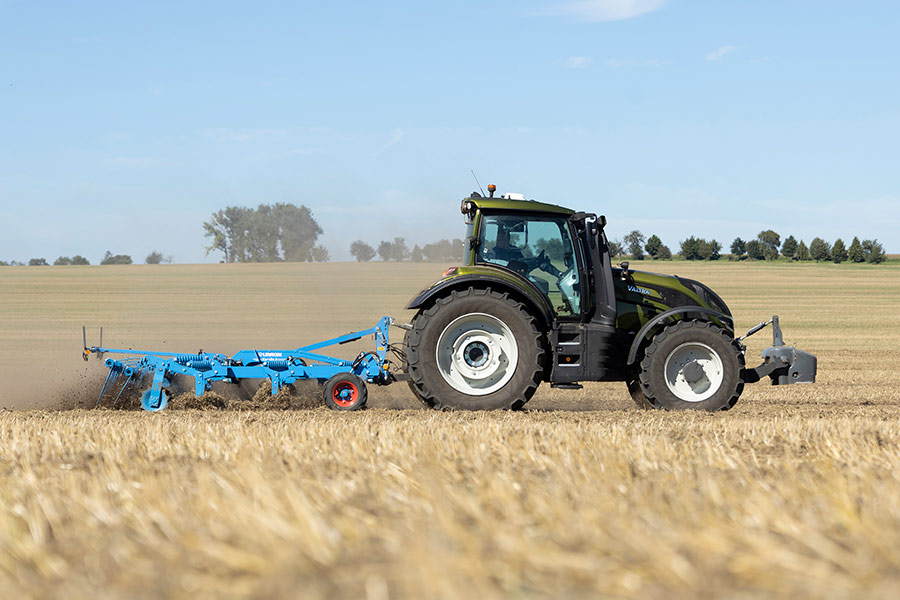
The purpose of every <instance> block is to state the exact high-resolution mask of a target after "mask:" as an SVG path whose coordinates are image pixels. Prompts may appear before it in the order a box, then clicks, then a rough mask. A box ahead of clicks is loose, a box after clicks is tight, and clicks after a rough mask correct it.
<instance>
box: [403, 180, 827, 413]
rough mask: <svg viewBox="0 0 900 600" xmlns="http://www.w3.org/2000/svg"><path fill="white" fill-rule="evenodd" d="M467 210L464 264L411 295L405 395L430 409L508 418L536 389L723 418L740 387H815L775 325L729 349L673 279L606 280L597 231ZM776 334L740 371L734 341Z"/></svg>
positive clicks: (567, 220) (703, 297)
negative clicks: (491, 412)
mask: <svg viewBox="0 0 900 600" xmlns="http://www.w3.org/2000/svg"><path fill="white" fill-rule="evenodd" d="M488 190H489V195H488V196H485V195H484V194H483V193H482V194H479V193H478V192H473V193H472V195H471V196H469V197H468V198H465V199H463V201H462V205H461V211H462V214H463V215H464V216H465V222H466V225H467V232H466V237H465V240H464V249H463V261H462V264H461V265H460V266H455V267H452V268H450V269H447V271H445V272H444V274H443V277H441V279H439V280H438V281H436V282H434V283H433V284H431V285H429V286H428V287H427V288H425V289H424V290H422V291H421V292H420V293H419V294H418V295H416V296H415V297H414V298H413V299H412V301H411V302H410V303H409V305H408V306H407V308H408V309H415V310H416V311H417V312H416V315H415V317H414V318H413V320H412V322H411V323H410V324H409V325H408V326H407V327H408V330H407V332H406V341H405V346H406V348H405V371H406V373H405V374H404V377H406V378H407V380H408V384H409V387H410V389H411V390H412V391H413V393H414V394H415V395H416V397H418V398H419V399H420V400H421V401H422V402H423V403H425V404H426V405H428V406H430V407H433V408H438V409H469V410H486V409H518V408H521V407H523V406H524V405H525V403H526V402H528V401H529V400H530V399H531V397H532V396H533V395H534V393H535V391H536V390H537V388H538V386H539V385H540V384H541V382H548V383H549V384H550V386H551V387H554V388H567V389H578V388H581V387H582V386H581V384H582V383H583V382H586V381H623V382H625V384H626V386H627V388H628V392H629V393H630V395H631V397H632V398H633V399H634V401H635V403H636V404H637V405H638V406H639V407H641V408H647V409H666V410H673V409H696V410H707V411H718V410H728V409H730V408H732V407H733V406H734V405H735V403H737V401H738V398H739V397H740V395H741V392H742V391H743V388H744V385H745V384H747V383H755V382H757V381H760V380H761V379H763V378H764V377H766V376H768V377H769V378H770V380H771V383H772V384H773V385H785V384H794V383H812V382H814V381H815V377H816V368H817V367H816V357H815V356H814V355H812V354H810V353H808V352H804V351H802V350H799V349H797V348H795V347H793V346H786V345H785V344H784V342H783V339H782V333H781V328H780V325H779V322H778V317H777V316H773V317H772V319H770V320H768V321H765V322H762V323H760V324H759V325H757V326H755V327H753V328H752V329H751V330H750V331H748V332H747V334H746V335H744V336H741V337H735V324H734V318H733V317H732V314H731V311H729V309H728V307H727V306H726V304H725V302H724V301H723V300H722V298H721V297H719V296H718V295H717V294H716V293H715V292H713V291H712V290H711V289H710V288H709V287H707V286H705V285H703V284H702V283H699V282H697V281H693V280H690V279H685V278H682V277H676V276H670V275H660V274H656V273H649V272H644V271H637V270H632V269H630V268H629V263H627V262H623V263H621V264H619V265H617V266H613V264H612V257H611V256H610V250H609V243H608V241H607V237H606V233H605V231H604V229H605V226H606V218H605V217H604V216H599V217H598V216H597V215H595V214H592V213H587V212H577V211H574V210H571V209H568V208H563V207H561V206H556V205H553V204H545V203H541V202H536V201H533V200H526V199H525V197H524V196H523V195H521V194H504V195H502V196H500V197H495V191H496V186H493V185H491V186H488ZM767 325H772V330H773V345H772V346H770V347H768V348H766V349H765V350H764V351H763V355H762V358H763V362H762V363H761V364H760V365H759V366H757V367H754V368H747V367H746V364H745V361H746V357H745V355H746V347H745V346H744V344H743V341H744V340H745V339H746V338H747V337H748V336H750V335H753V334H754V333H756V332H757V331H760V330H761V329H763V328H764V327H766V326H767Z"/></svg>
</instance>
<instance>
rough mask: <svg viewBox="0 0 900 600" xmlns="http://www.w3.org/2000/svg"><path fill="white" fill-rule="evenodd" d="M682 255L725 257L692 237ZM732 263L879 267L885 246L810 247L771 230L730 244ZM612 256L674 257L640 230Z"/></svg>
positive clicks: (714, 244)
mask: <svg viewBox="0 0 900 600" xmlns="http://www.w3.org/2000/svg"><path fill="white" fill-rule="evenodd" d="M679 246H680V248H679V250H680V251H679V254H678V256H680V257H681V258H682V259H683V260H719V259H720V258H722V254H721V252H722V244H721V243H719V242H718V241H717V240H715V239H712V240H706V239H704V238H698V237H695V236H690V237H689V238H687V239H685V240H682V241H681V242H679ZM730 250H731V254H730V255H729V256H728V257H729V259H730V260H748V259H750V260H770V261H771V260H777V259H779V258H781V257H783V258H787V259H790V260H795V261H809V260H815V261H816V262H827V261H831V262H835V263H842V262H847V261H849V262H853V263H869V264H876V265H877V264H880V263H883V262H884V261H885V259H886V255H885V252H884V247H883V246H882V245H881V243H879V242H878V240H868V239H867V240H862V241H860V239H859V238H858V237H854V238H853V241H852V242H851V243H850V246H849V247H848V246H846V244H845V243H844V241H843V240H842V239H840V238H838V239H837V240H835V241H834V243H833V244H829V243H828V242H826V241H825V240H824V239H822V238H820V237H816V238H814V239H813V240H812V241H811V242H810V244H809V246H807V245H806V243H805V242H804V241H803V240H799V241H798V240H797V239H796V238H795V237H794V236H793V235H790V236H788V237H787V238H786V239H785V240H784V242H783V243H782V241H781V235H780V234H778V233H777V232H776V231H774V230H772V229H767V230H765V231H761V232H759V234H758V235H757V236H756V239H751V240H748V241H744V240H743V239H741V238H740V237H738V238H735V239H734V241H733V242H732V243H731V248H730ZM609 251H610V255H612V256H613V257H617V256H630V257H631V258H632V259H634V260H643V259H644V258H646V257H649V258H650V259H652V260H666V259H671V258H672V251H671V250H670V249H669V247H668V246H666V245H665V244H663V243H662V240H661V239H660V238H659V236H656V235H651V236H650V237H649V238H647V237H645V236H644V234H643V233H641V232H640V231H638V230H635V231H632V232H631V233H629V234H628V235H626V236H624V237H623V238H622V240H621V241H619V240H612V241H610V242H609Z"/></svg>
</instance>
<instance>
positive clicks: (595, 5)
mask: <svg viewBox="0 0 900 600" xmlns="http://www.w3.org/2000/svg"><path fill="white" fill-rule="evenodd" d="M666 2H667V0H577V1H576V2H566V3H563V4H557V5H555V6H553V7H551V8H550V9H549V10H548V11H547V13H546V14H550V15H555V16H568V17H574V18H576V19H578V20H580V21H589V22H593V23H598V22H603V21H621V20H623V19H631V18H633V17H638V16H640V15H644V14H647V13H651V12H653V11H656V10H659V9H660V8H662V7H663V6H664V5H665V4H666Z"/></svg>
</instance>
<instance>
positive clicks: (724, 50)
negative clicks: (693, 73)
mask: <svg viewBox="0 0 900 600" xmlns="http://www.w3.org/2000/svg"><path fill="white" fill-rule="evenodd" d="M735 50H737V48H736V47H734V46H722V47H721V48H719V49H717V50H714V51H712V52H710V53H709V54H707V55H706V60H712V61H720V60H722V59H723V58H724V57H725V55H726V54H728V53H729V52H734V51H735Z"/></svg>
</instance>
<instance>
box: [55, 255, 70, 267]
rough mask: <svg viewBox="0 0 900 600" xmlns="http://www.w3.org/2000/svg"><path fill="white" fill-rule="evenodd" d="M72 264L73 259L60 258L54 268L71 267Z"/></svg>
mask: <svg viewBox="0 0 900 600" xmlns="http://www.w3.org/2000/svg"><path fill="white" fill-rule="evenodd" d="M71 264H72V259H71V258H69V257H68V256H60V257H59V258H57V259H56V260H54V261H53V266H54V267H58V266H66V265H71Z"/></svg>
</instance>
